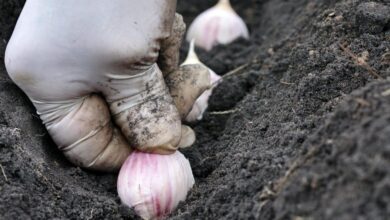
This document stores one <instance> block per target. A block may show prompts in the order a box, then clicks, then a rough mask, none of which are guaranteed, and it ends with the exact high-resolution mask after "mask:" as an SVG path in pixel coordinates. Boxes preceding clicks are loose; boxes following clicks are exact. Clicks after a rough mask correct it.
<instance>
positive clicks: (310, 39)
mask: <svg viewBox="0 0 390 220" xmlns="http://www.w3.org/2000/svg"><path fill="white" fill-rule="evenodd" d="M210 2H211V3H210ZM232 2H233V5H234V7H235V8H236V9H237V11H238V13H239V14H240V15H241V16H242V17H243V18H244V19H245V20H246V21H247V23H248V25H249V27H250V30H251V39H250V40H249V41H245V40H237V41H236V42H234V43H233V44H231V45H229V46H219V47H217V48H215V49H213V50H212V51H211V52H208V53H206V52H205V51H202V50H200V49H198V53H199V56H200V58H201V60H202V61H203V62H204V63H205V64H207V65H208V66H210V67H211V68H212V69H214V70H215V71H216V72H217V73H219V74H221V75H223V74H226V73H227V72H228V71H230V70H233V69H235V68H236V67H239V66H240V65H243V64H247V65H248V66H247V67H246V68H245V69H244V70H242V71H238V72H237V74H235V75H234V76H232V77H227V78H225V79H224V82H223V83H222V84H221V85H220V86H219V87H218V88H217V89H215V93H214V94H213V96H212V98H211V103H210V108H209V110H208V112H207V113H206V115H205V117H204V119H203V120H202V121H201V122H199V123H196V124H193V127H194V129H195V130H196V132H197V137H198V139H197V142H196V144H195V146H193V147H192V148H190V149H187V150H185V151H184V154H185V155H186V156H187V157H188V158H189V159H190V162H191V165H192V168H193V171H194V174H195V177H196V181H197V183H196V186H195V187H194V189H193V190H192V191H191V193H190V195H189V196H188V199H187V201H186V202H183V203H182V204H181V205H180V207H179V209H178V210H177V211H176V212H175V213H174V214H173V215H172V219H295V220H301V219H389V216H390V169H389V167H390V2H389V1H388V0H377V1H362V0H347V1H336V0H294V1H286V0H268V1H266V0H263V1H261V0H256V1H255V0H248V1H239V0H235V1H232ZM212 4H213V3H212V1H208V0H196V1H195V0H193V1H189V0H187V1H184V0H181V1H180V0H179V4H178V11H179V12H181V13H182V14H183V15H184V17H185V21H186V22H187V23H189V22H191V20H192V19H193V18H194V17H195V16H196V15H197V14H198V13H199V12H200V11H202V10H204V9H206V8H208V7H209V6H210V5H212ZM22 5H23V1H22V0H19V1H18V0H2V3H1V5H0V19H1V20H0V28H1V30H0V31H1V32H0V34H1V38H2V39H3V42H2V43H1V51H4V49H5V46H6V43H7V40H8V39H9V37H10V34H11V32H12V29H13V26H14V23H15V21H16V18H17V16H18V14H19V13H20V10H21V7H22ZM187 46H188V45H186V44H185V45H183V48H182V53H183V55H184V54H185V52H186V51H187ZM2 55H3V52H2V53H1V54H0V56H2ZM0 58H1V59H3V57H0ZM0 71H1V73H0V108H1V110H0V165H1V167H0V168H1V169H0V218H1V219H52V218H69V219H101V218H103V219H104V218H105V219H133V218H135V217H134V214H133V213H132V212H131V211H130V210H128V209H127V208H125V207H123V206H121V205H120V201H119V199H118V197H117V193H116V174H100V173H93V172H89V171H85V170H82V169H80V168H76V167H74V166H72V165H71V164H70V163H68V162H67V161H66V159H65V158H64V157H63V156H62V155H61V153H60V152H59V151H57V150H56V146H55V145H54V144H53V142H52V141H51V139H50V137H49V136H48V134H47V133H46V131H45V128H44V127H43V126H42V124H41V122H40V120H39V118H38V116H37V115H36V113H35V110H34V108H33V107H32V105H31V104H30V102H29V100H28V99H27V97H26V96H25V95H24V94H23V93H22V92H21V91H20V90H19V89H18V88H17V87H16V86H15V85H14V84H13V83H12V81H11V80H10V79H9V78H8V76H7V74H6V72H5V68H4V65H0ZM376 74H378V75H379V76H380V78H378V76H377V75H376Z"/></svg>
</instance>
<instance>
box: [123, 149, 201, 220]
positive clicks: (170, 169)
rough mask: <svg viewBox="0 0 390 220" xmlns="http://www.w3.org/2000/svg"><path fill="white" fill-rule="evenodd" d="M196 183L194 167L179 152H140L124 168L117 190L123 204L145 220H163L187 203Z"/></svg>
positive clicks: (130, 158)
mask: <svg viewBox="0 0 390 220" xmlns="http://www.w3.org/2000/svg"><path fill="white" fill-rule="evenodd" d="M194 183H195V180H194V176H193V174H192V170H191V166H190V163H189V162H188V160H187V159H186V158H185V157H184V155H183V154H181V153H180V152H179V151H176V152H175V153H173V154H170V155H159V154H149V153H142V152H139V151H136V152H134V153H132V154H131V155H130V156H129V157H128V158H127V160H126V161H125V163H124V164H123V166H122V168H121V170H120V172H119V176H118V182H117V187H118V194H119V197H120V199H121V201H122V202H123V203H124V204H125V205H127V206H129V207H131V208H134V210H135V211H136V213H137V214H138V215H139V216H141V217H142V218H143V219H162V218H164V217H165V216H167V215H168V214H169V213H170V212H172V211H173V210H174V209H175V208H176V207H177V205H178V204H179V202H180V201H184V200H185V198H186V196H187V193H188V191H189V190H190V189H191V188H192V186H193V185H194Z"/></svg>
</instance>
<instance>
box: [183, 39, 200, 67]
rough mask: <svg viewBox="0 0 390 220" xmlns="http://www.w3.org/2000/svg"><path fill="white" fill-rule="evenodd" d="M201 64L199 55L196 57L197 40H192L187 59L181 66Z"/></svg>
mask: <svg viewBox="0 0 390 220" xmlns="http://www.w3.org/2000/svg"><path fill="white" fill-rule="evenodd" d="M199 63H201V62H200V60H199V58H198V55H196V53H195V39H192V40H191V42H190V47H189V50H188V54H187V57H186V59H185V60H184V62H183V63H182V64H181V66H183V65H189V64H199Z"/></svg>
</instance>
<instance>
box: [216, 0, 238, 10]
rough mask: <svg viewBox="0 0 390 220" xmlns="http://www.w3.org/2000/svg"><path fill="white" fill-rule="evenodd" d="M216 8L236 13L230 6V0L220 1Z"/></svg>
mask: <svg viewBox="0 0 390 220" xmlns="http://www.w3.org/2000/svg"><path fill="white" fill-rule="evenodd" d="M215 7H216V8H220V9H224V10H229V11H233V12H234V9H233V7H232V5H231V4H230V0H219V1H218V3H217V4H216V5H215Z"/></svg>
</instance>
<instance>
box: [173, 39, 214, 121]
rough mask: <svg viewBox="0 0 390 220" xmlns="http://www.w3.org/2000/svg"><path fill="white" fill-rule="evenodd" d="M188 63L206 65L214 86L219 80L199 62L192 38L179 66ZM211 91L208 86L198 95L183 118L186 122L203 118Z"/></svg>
mask: <svg viewBox="0 0 390 220" xmlns="http://www.w3.org/2000/svg"><path fill="white" fill-rule="evenodd" d="M190 64H201V65H202V66H204V67H206V68H207V69H208V70H209V73H210V83H211V85H214V87H215V86H216V85H217V84H218V83H220V82H221V76H219V75H217V74H216V73H215V72H214V71H213V70H211V69H210V68H208V67H207V66H206V65H204V64H203V63H202V62H200V60H199V58H198V56H197V55H196V53H195V40H194V39H192V40H191V43H190V48H189V51H188V55H187V58H186V59H185V61H184V62H183V63H182V64H181V66H183V65H190ZM212 91H213V88H210V89H208V90H206V91H204V92H203V93H202V95H200V96H199V97H198V99H197V100H196V101H195V103H194V105H193V106H192V109H191V111H190V113H188V115H187V116H186V118H185V120H186V121H187V122H194V121H196V120H201V119H202V118H203V114H204V112H205V111H206V109H207V107H208V101H209V98H210V96H211V94H212Z"/></svg>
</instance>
